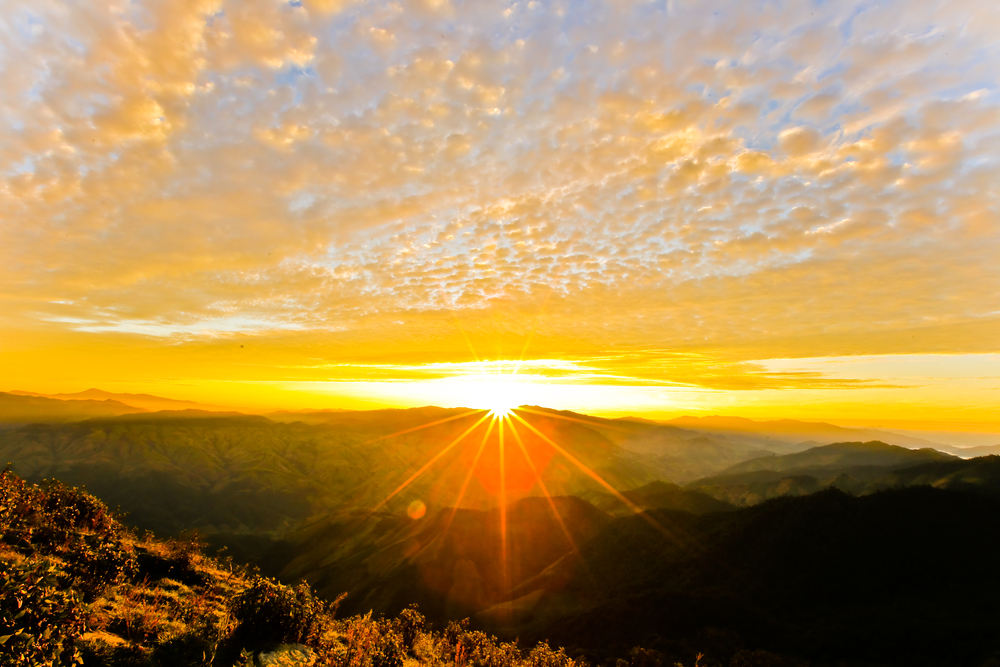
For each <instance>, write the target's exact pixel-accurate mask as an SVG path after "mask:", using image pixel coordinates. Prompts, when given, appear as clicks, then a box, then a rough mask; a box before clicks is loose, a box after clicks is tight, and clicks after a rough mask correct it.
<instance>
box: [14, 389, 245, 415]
mask: <svg viewBox="0 0 1000 667" xmlns="http://www.w3.org/2000/svg"><path fill="white" fill-rule="evenodd" d="M11 393H12V394H18V395H21V396H41V397H43V398H54V399H57V400H60V401H79V400H93V401H118V402H119V403H124V404H125V405H131V406H132V407H134V408H142V409H144V410H210V411H226V410H229V408H223V407H219V406H217V405H208V404H205V403H198V402H195V401H185V400H178V399H175V398H163V397H162V396H153V395H152V394H127V393H114V392H110V391H104V390H102V389H94V388H91V389H86V390H84V391H77V392H73V393H68V394H65V393H64V394H38V393H34V392H30V391H12V392H11Z"/></svg>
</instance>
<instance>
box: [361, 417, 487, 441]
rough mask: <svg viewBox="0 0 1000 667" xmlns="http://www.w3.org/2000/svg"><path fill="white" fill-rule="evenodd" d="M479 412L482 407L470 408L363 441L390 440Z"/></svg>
mask: <svg viewBox="0 0 1000 667" xmlns="http://www.w3.org/2000/svg"><path fill="white" fill-rule="evenodd" d="M477 412H482V410H481V409H476V410H469V411H468V412H463V413H462V414H460V415H453V416H451V417H445V418H444V419H438V420H437V421H432V422H429V423H427V424H422V425H420V426H414V427H413V428H408V429H404V430H402V431H396V432H395V433H390V434H389V435H380V436H379V437H377V438H372V439H371V440H368V441H366V442H363V443H361V444H362V445H370V444H372V443H373V442H378V441H379V440H388V439H389V438H395V437H396V436H399V435H406V434H407V433H414V432H416V431H421V430H423V429H425V428H430V427H431V426H438V425H440V424H445V423H447V422H451V421H455V420H456V419H461V418H462V417H468V416H469V415H474V414H476V413H477Z"/></svg>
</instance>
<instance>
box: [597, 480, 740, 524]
mask: <svg viewBox="0 0 1000 667" xmlns="http://www.w3.org/2000/svg"><path fill="white" fill-rule="evenodd" d="M622 495H623V496H624V497H625V498H627V499H628V500H629V501H630V502H631V503H632V504H633V505H634V506H636V507H639V508H641V509H644V510H648V509H666V510H676V511H680V512H690V513H692V514H706V513H708V512H729V511H732V510H735V509H736V507H735V506H734V505H731V504H729V503H727V502H724V501H721V500H717V499H715V498H713V497H712V496H709V495H706V494H704V493H699V492H697V491H687V490H685V489H682V488H681V487H679V486H677V485H676V484H671V483H669V482H660V481H656V482H650V483H649V484H646V485H645V486H641V487H639V488H638V489H633V490H631V491H623V492H622ZM586 498H587V500H589V501H590V502H591V503H593V504H594V505H595V506H596V507H598V508H600V509H601V510H603V511H605V512H607V513H609V514H611V515H614V516H628V515H631V514H632V513H633V510H632V508H630V507H629V506H628V505H627V504H626V503H624V502H622V501H621V500H619V499H618V497H617V496H614V495H612V494H610V493H600V492H596V491H595V492H593V493H589V494H587V495H586Z"/></svg>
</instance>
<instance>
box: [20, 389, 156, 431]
mask: <svg viewBox="0 0 1000 667" xmlns="http://www.w3.org/2000/svg"><path fill="white" fill-rule="evenodd" d="M137 412H145V410H144V409H143V408H137V407H133V406H131V405H125V404H124V403H120V402H118V401H111V400H100V401H97V400H79V401H61V400H58V399H54V398H42V397H39V396H21V395H17V394H8V393H4V392H0V424H5V425H8V426H17V425H23V424H32V423H61V422H73V421H82V420H84V419H90V418H93V417H110V416H117V415H125V414H131V413H137Z"/></svg>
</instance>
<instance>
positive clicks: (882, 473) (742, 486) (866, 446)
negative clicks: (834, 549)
mask: <svg viewBox="0 0 1000 667" xmlns="http://www.w3.org/2000/svg"><path fill="white" fill-rule="evenodd" d="M960 461H961V459H959V458H958V457H955V456H951V455H949V454H944V453H942V452H938V451H936V450H933V449H906V448H905V447H897V446H895V445H887V444H885V443H884V442H844V443H835V444H832V445H825V446H822V447H813V448H811V449H808V450H806V451H804V452H798V453H795V454H788V455H785V456H769V457H761V458H758V459H754V460H751V461H745V462H743V463H740V464H737V465H735V466H732V467H730V468H727V469H726V470H724V471H723V472H722V473H720V474H718V475H712V476H710V477H705V478H702V479H699V480H695V481H694V482H691V483H689V484H688V485H687V486H686V487H685V488H687V489H688V490H691V491H699V492H701V493H704V494H706V495H710V496H712V497H713V498H716V499H719V500H724V501H726V502H729V503H732V504H734V505H740V506H744V505H754V504H757V503H759V502H762V501H764V500H767V499H769V498H777V497H780V496H788V495H807V494H810V493H815V492H817V491H820V490H821V489H824V488H827V487H830V486H833V487H835V488H838V489H841V490H842V491H846V492H848V493H852V494H855V495H860V494H863V493H869V492H872V491H876V490H878V489H884V488H891V487H892V486H894V484H887V483H886V482H884V481H882V478H884V477H886V475H887V474H888V473H889V472H891V471H893V470H899V469H902V468H908V467H912V466H915V465H920V464H925V463H948V462H960Z"/></svg>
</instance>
